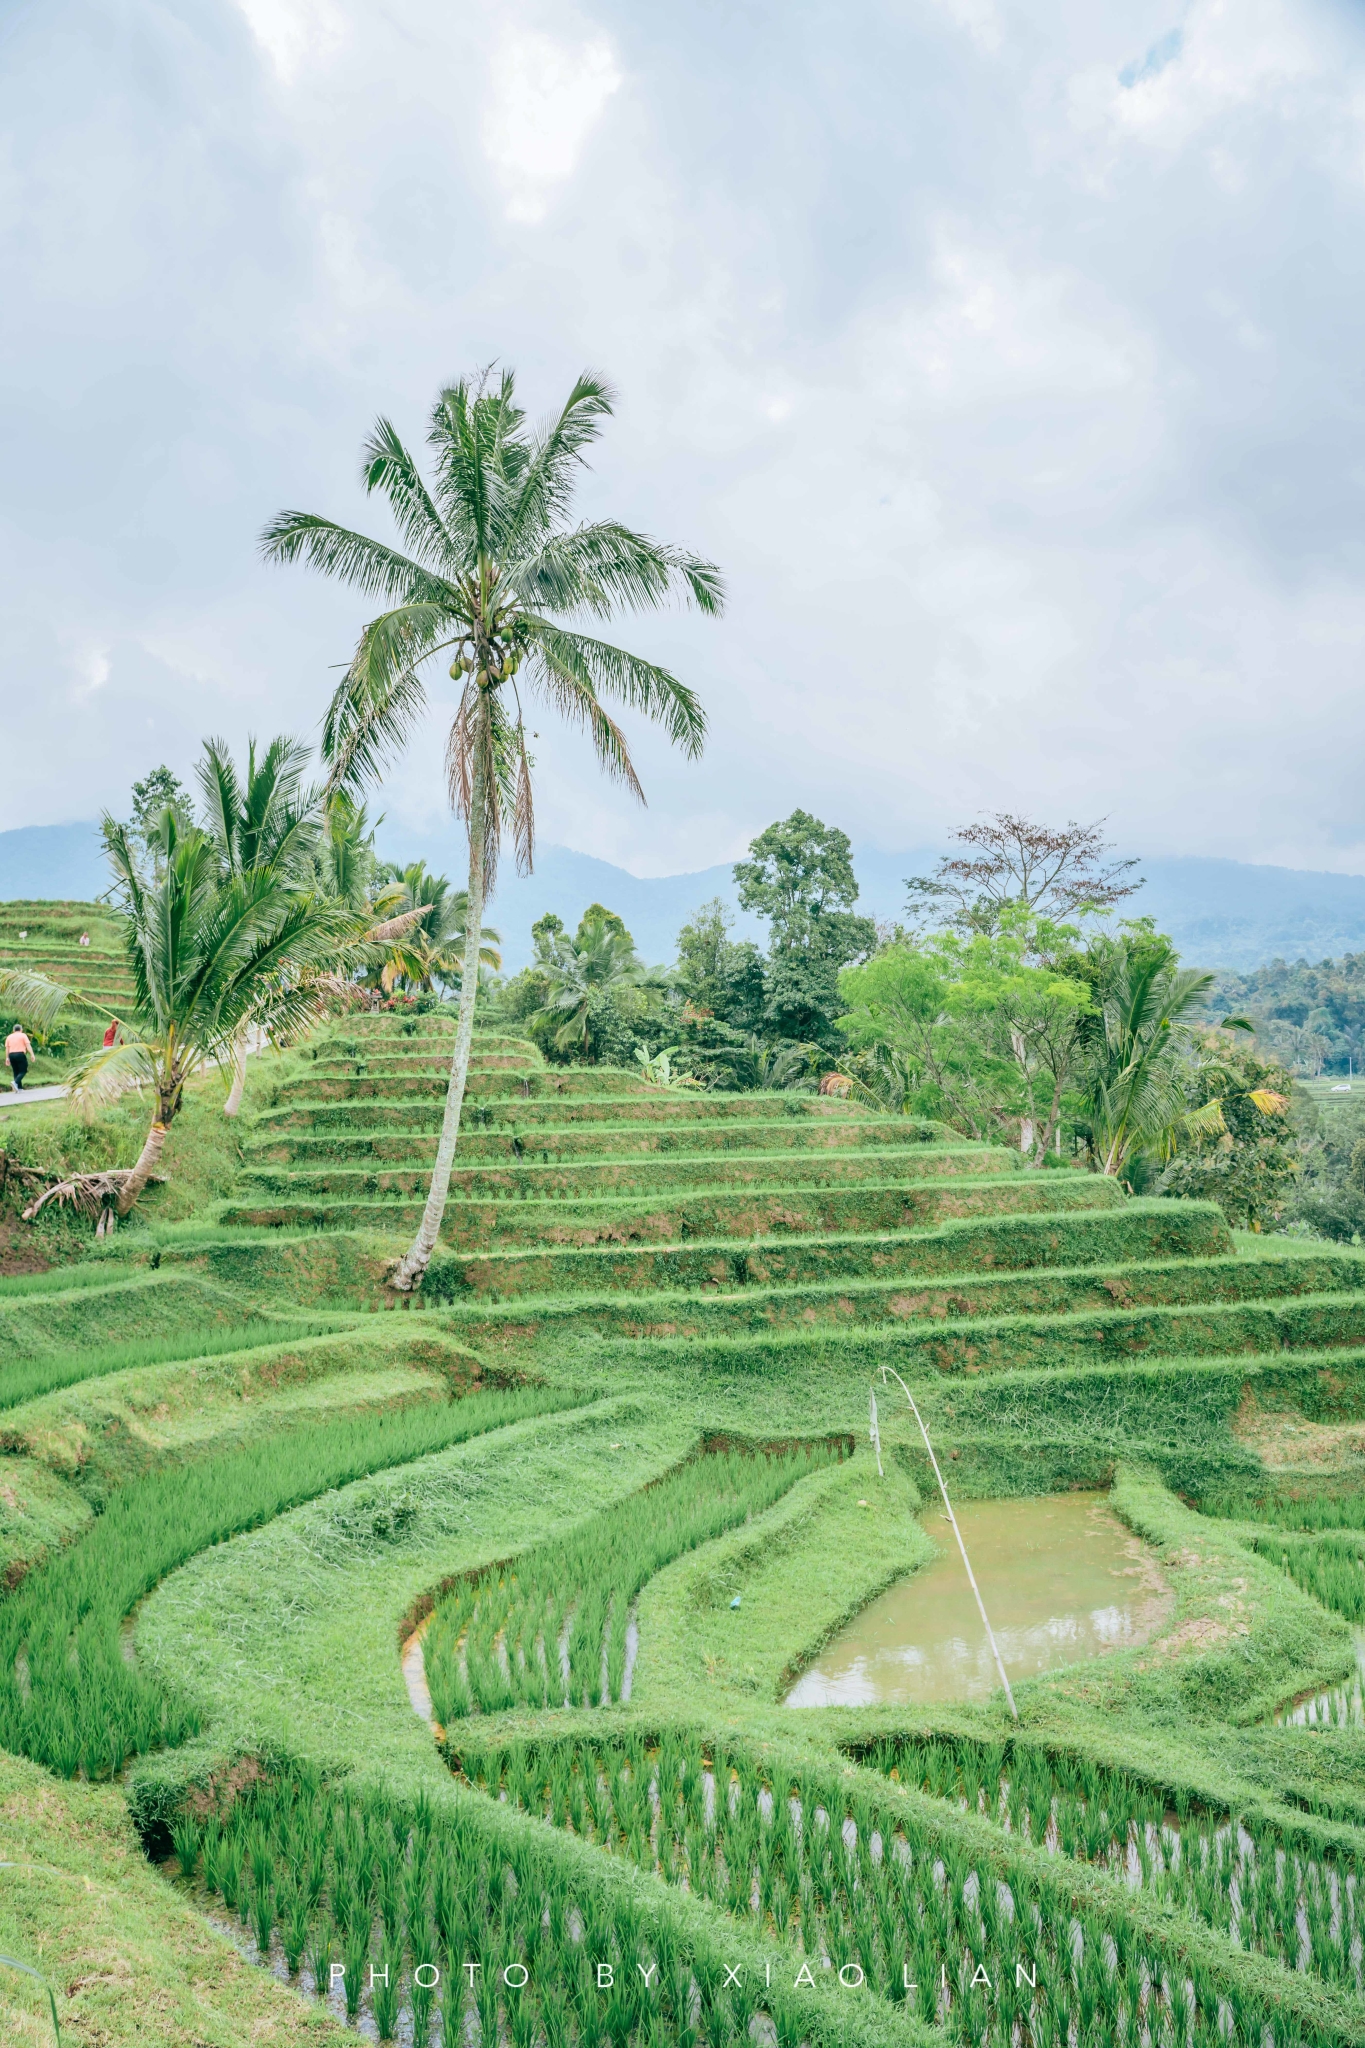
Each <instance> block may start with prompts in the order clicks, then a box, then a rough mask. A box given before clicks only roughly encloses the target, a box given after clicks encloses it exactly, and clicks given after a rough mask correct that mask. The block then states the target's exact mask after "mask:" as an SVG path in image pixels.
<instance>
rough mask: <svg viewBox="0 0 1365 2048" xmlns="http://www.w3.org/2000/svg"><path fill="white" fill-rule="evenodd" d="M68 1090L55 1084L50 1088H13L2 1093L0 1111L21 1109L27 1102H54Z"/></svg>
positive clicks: (0, 1095)
mask: <svg viewBox="0 0 1365 2048" xmlns="http://www.w3.org/2000/svg"><path fill="white" fill-rule="evenodd" d="M65 1093H66V1090H65V1088H63V1087H60V1086H58V1085H57V1084H56V1083H55V1082H54V1083H53V1085H52V1086H51V1087H50V1088H11V1089H10V1090H9V1091H8V1093H7V1094H6V1093H0V1110H6V1109H19V1108H21V1107H22V1105H23V1104H24V1103H25V1102H54V1101H55V1100H56V1098H57V1097H58V1096H59V1095H65Z"/></svg>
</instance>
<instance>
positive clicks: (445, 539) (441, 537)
mask: <svg viewBox="0 0 1365 2048" xmlns="http://www.w3.org/2000/svg"><path fill="white" fill-rule="evenodd" d="M360 478H361V482H362V483H363V484H364V486H365V489H366V490H367V491H382V492H383V494H384V496H385V497H386V498H387V499H388V502H389V508H390V510H391V511H392V513H393V516H394V520H395V523H396V524H397V527H398V531H399V532H400V533H401V534H402V536H403V542H404V545H405V546H406V547H409V548H411V549H413V550H414V552H415V553H417V554H419V555H425V556H427V558H428V559H429V560H431V561H432V562H434V563H435V564H436V566H437V568H438V570H439V573H440V574H441V576H442V577H450V578H455V579H458V578H459V576H460V575H461V574H462V573H463V572H465V571H467V570H468V568H469V567H470V566H471V564H470V553H471V550H470V548H469V547H468V541H469V539H470V538H471V536H469V535H468V534H461V535H460V536H459V538H460V540H461V542H462V543H464V545H462V546H461V547H460V548H457V547H456V546H455V544H454V541H453V539H452V536H451V533H450V530H449V528H448V527H447V525H446V522H445V520H444V519H442V517H441V515H440V513H439V512H438V511H437V509H436V506H435V505H434V503H433V502H432V499H431V495H430V493H429V492H428V490H427V487H426V485H425V483H424V482H423V481H422V473H421V471H420V470H419V469H418V467H417V464H416V462H415V461H414V460H413V458H412V456H411V455H410V454H409V453H408V450H407V449H406V448H405V447H404V445H403V443H402V441H401V440H400V439H399V437H398V434H397V431H396V429H395V428H394V427H393V426H392V425H391V424H390V422H389V421H388V420H386V419H378V420H376V421H375V423H374V427H373V429H372V431H371V433H370V436H369V438H368V440H367V441H366V443H365V446H364V448H363V450H362V451H361V468H360Z"/></svg>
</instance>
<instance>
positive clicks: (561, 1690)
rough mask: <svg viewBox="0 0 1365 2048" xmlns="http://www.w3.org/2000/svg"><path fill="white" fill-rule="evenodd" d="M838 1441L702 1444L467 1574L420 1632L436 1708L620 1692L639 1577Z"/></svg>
mask: <svg viewBox="0 0 1365 2048" xmlns="http://www.w3.org/2000/svg"><path fill="white" fill-rule="evenodd" d="M843 1448H844V1446H842V1445H830V1444H825V1443H818V1442H808V1443H805V1444H802V1445H797V1446H785V1445H784V1446H781V1447H777V1448H774V1449H766V1448H765V1447H763V1446H753V1447H749V1448H746V1449H742V1450H741V1449H733V1448H729V1447H723V1448H722V1447H710V1446H703V1447H702V1450H701V1453H700V1455H698V1456H696V1457H692V1458H689V1459H688V1460H687V1461H686V1463H685V1464H683V1465H682V1466H680V1467H679V1468H678V1470H676V1471H674V1472H671V1473H668V1474H667V1475H666V1476H665V1477H663V1478H662V1479H658V1480H656V1481H655V1482H654V1484H653V1485H652V1486H650V1487H648V1488H647V1489H646V1490H645V1491H644V1492H642V1493H638V1494H635V1495H634V1496H632V1498H630V1499H629V1500H626V1501H623V1502H622V1503H621V1505H620V1506H619V1507H618V1508H615V1509H613V1510H611V1511H610V1512H608V1513H607V1514H604V1515H599V1516H597V1517H595V1518H594V1520H593V1521H592V1522H590V1523H589V1524H588V1525H587V1526H586V1527H585V1528H583V1529H581V1530H578V1531H576V1532H575V1533H574V1534H573V1535H572V1536H570V1537H567V1538H560V1539H559V1540H558V1541H551V1542H549V1543H546V1544H543V1545H539V1546H537V1547H536V1548H533V1549H531V1550H529V1551H523V1552H522V1553H521V1554H520V1555H518V1556H517V1557H516V1558H515V1559H513V1560H511V1561H510V1562H509V1563H508V1564H506V1565H504V1566H502V1567H494V1568H493V1570H492V1571H489V1572H484V1573H480V1574H478V1575H477V1576H474V1577H471V1578H470V1579H468V1580H467V1581H466V1582H465V1583H464V1585H462V1586H460V1587H459V1588H458V1590H457V1591H456V1592H455V1593H454V1594H453V1595H451V1596H450V1597H449V1598H448V1599H447V1600H445V1601H443V1602H442V1604H441V1605H440V1606H439V1607H438V1608H437V1610H436V1613H435V1615H434V1617H433V1619H432V1622H431V1626H430V1629H429V1631H428V1633H427V1636H426V1639H425V1642H424V1644H423V1650H424V1658H425V1664H426V1673H427V1682H428V1684H429V1685H430V1687H431V1696H432V1700H433V1702H434V1705H435V1708H436V1713H437V1716H438V1718H439V1719H440V1720H442V1721H451V1720H453V1719H455V1718H456V1717H457V1716H460V1715H464V1714H469V1713H472V1712H474V1711H475V1710H476V1709H477V1711H478V1712H480V1713H483V1714H492V1713H497V1712H499V1711H501V1710H503V1709H505V1708H507V1707H512V1706H519V1705H524V1706H559V1705H564V1706H567V1705H569V1704H570V1703H574V1704H577V1705H580V1706H607V1705H609V1704H610V1703H611V1702H612V1701H613V1700H620V1699H622V1698H623V1697H624V1696H625V1691H626V1638H627V1629H628V1624H629V1619H630V1612H631V1605H632V1603H633V1601H634V1600H635V1599H636V1597H637V1595H638V1594H639V1592H640V1589H641V1587H642V1586H643V1585H644V1584H645V1582H646V1580H648V1579H651V1578H653V1576H654V1575H655V1573H656V1572H658V1571H660V1570H661V1569H662V1567H663V1566H664V1565H665V1564H668V1563H670V1562H671V1561H672V1560H673V1559H674V1558H675V1557H678V1556H680V1555H681V1554H682V1553H683V1552H685V1551H689V1550H695V1549H696V1548H697V1547H698V1545H699V1544H702V1543H705V1542H707V1541H708V1540H709V1539H711V1538H712V1537H715V1536H717V1535H719V1534H720V1533H721V1531H722V1530H724V1529H727V1528H732V1527H733V1526H734V1525H735V1524H736V1523H737V1522H743V1521H747V1520H748V1519H749V1518H750V1517H751V1516H752V1515H755V1514H759V1513H761V1512H762V1510H763V1509H764V1508H766V1507H768V1506H769V1505H770V1504H771V1503H772V1502H773V1501H774V1500H775V1499H777V1498H778V1497H779V1496H780V1495H781V1494H783V1493H785V1492H786V1491H787V1490H788V1488H790V1487H791V1486H793V1485H795V1483H796V1482H797V1480H798V1479H802V1478H804V1477H805V1476H806V1475H807V1474H808V1473H810V1472H812V1471H818V1470H819V1469H820V1467H821V1466H822V1465H823V1464H824V1463H826V1462H827V1461H828V1460H829V1459H830V1458H832V1457H835V1456H837V1455H838V1453H839V1451H840V1450H842V1449H843Z"/></svg>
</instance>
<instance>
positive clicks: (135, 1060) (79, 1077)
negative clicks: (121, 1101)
mask: <svg viewBox="0 0 1365 2048" xmlns="http://www.w3.org/2000/svg"><path fill="white" fill-rule="evenodd" d="M156 1079H157V1070H156V1048H155V1046H153V1045H150V1044H148V1043H147V1041H146V1040H145V1039H142V1038H125V1039H123V1040H122V1041H121V1042H120V1043H119V1044H118V1045H106V1046H99V1047H97V1048H96V1050H95V1051H94V1052H92V1053H89V1054H87V1056H86V1058H85V1059H83V1060H81V1061H79V1062H78V1064H77V1065H76V1066H74V1067H73V1068H72V1069H71V1072H70V1074H69V1075H68V1076H67V1100H68V1102H69V1103H70V1104H71V1107H72V1108H73V1109H75V1110H77V1111H78V1112H79V1113H80V1114H81V1115H88V1114H89V1113H90V1112H91V1111H92V1110H95V1109H101V1108H103V1107H104V1106H105V1105H106V1104H107V1103H110V1102H117V1100H118V1098H119V1097H120V1095H126V1094H127V1093H128V1091H129V1089H131V1088H154V1087H155V1086H156Z"/></svg>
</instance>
